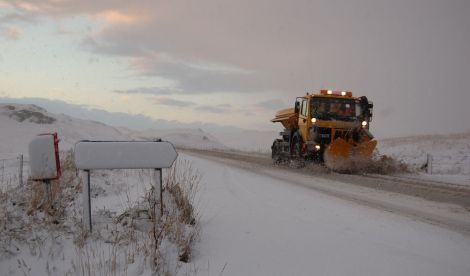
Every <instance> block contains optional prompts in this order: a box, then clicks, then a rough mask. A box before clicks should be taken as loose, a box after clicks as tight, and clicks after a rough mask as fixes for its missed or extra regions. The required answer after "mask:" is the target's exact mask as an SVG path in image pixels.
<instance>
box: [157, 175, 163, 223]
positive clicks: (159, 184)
mask: <svg viewBox="0 0 470 276" xmlns="http://www.w3.org/2000/svg"><path fill="white" fill-rule="evenodd" d="M155 180H156V183H155V191H156V192H157V193H158V194H160V217H161V216H163V187H162V186H163V185H162V183H163V182H162V169H161V168H160V169H155Z"/></svg>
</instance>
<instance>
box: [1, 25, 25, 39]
mask: <svg viewBox="0 0 470 276" xmlns="http://www.w3.org/2000/svg"><path fill="white" fill-rule="evenodd" d="M21 34H22V31H21V29H18V28H15V27H9V28H7V29H5V30H3V36H4V37H6V38H7V39H10V40H18V39H20V37H21Z"/></svg>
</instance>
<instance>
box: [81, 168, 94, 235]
mask: <svg viewBox="0 0 470 276" xmlns="http://www.w3.org/2000/svg"><path fill="white" fill-rule="evenodd" d="M85 172H86V174H87V177H86V178H87V181H86V182H87V183H86V185H84V187H83V223H84V224H85V225H86V226H87V228H88V230H89V231H90V233H91V231H92V227H91V197H90V194H91V190H90V170H85Z"/></svg>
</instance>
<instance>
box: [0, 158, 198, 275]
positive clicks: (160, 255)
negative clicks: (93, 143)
mask: <svg viewBox="0 0 470 276" xmlns="http://www.w3.org/2000/svg"><path fill="white" fill-rule="evenodd" d="M64 156H66V157H65V158H63V160H61V165H62V168H63V175H62V178H61V179H60V181H53V182H52V183H51V202H49V201H48V196H47V190H46V188H45V185H44V184H43V183H39V182H32V181H28V183H25V185H23V186H20V187H15V188H12V189H9V190H7V191H4V192H1V191H0V275H148V274H150V275H152V274H158V275H175V274H176V273H177V271H178V269H179V267H180V266H181V263H182V262H189V261H190V260H191V253H192V252H191V249H192V245H193V243H194V242H195V241H196V239H197V236H198V232H199V230H198V229H199V228H198V226H197V212H196V210H195V209H194V207H193V206H194V197H195V193H196V191H197V187H198V183H199V181H200V175H199V173H198V172H197V171H195V170H193V169H192V168H191V164H190V163H189V162H187V161H177V162H176V163H175V165H174V166H173V167H172V168H171V169H169V170H166V171H164V181H163V187H164V188H163V214H160V204H161V203H160V202H159V196H156V194H155V189H154V186H155V185H154V183H146V181H147V180H146V179H147V178H146V177H145V175H144V174H145V173H147V174H152V173H153V172H149V171H146V172H136V173H135V174H131V177H133V181H134V182H135V183H134V184H132V185H142V186H144V187H146V189H145V190H146V191H147V192H146V193H142V194H140V195H139V196H135V197H132V195H131V193H130V192H129V191H128V190H124V191H120V190H119V189H121V188H122V187H125V186H126V185H125V184H122V183H121V184H116V185H114V183H113V181H115V180H116V179H121V180H124V181H125V180H127V181H130V180H129V179H127V178H125V177H123V175H124V172H123V171H120V170H115V171H111V172H109V173H96V175H94V176H93V178H94V180H93V181H92V197H93V198H92V205H93V202H94V201H95V202H98V201H110V202H112V201H114V200H113V198H112V196H113V193H114V192H115V193H118V192H119V191H120V192H121V193H123V194H124V195H123V196H126V197H127V201H128V202H127V203H126V206H124V207H123V208H121V210H120V211H115V210H112V209H107V208H103V209H99V210H94V212H93V214H92V217H93V227H94V228H93V232H92V233H91V234H90V233H88V232H87V231H86V230H85V229H84V227H83V223H82V218H83V215H82V209H83V207H82V200H83V199H82V185H83V183H82V180H81V178H80V177H78V174H77V171H76V169H75V167H74V165H73V162H72V158H71V152H68V153H66V154H65V155H64ZM110 175H111V176H114V177H115V178H109V176H110ZM109 179H111V180H109ZM144 182H145V183H144ZM129 185H131V184H129ZM116 186H117V187H121V188H119V189H116V188H115V187H116ZM113 189H114V190H113ZM110 190H111V191H112V192H109V191H110ZM115 190H117V191H115ZM114 196H115V195H114ZM155 199H157V200H155Z"/></svg>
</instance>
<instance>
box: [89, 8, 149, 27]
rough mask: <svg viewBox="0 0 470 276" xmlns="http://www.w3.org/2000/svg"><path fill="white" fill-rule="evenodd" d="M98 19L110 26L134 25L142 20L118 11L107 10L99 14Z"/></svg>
mask: <svg viewBox="0 0 470 276" xmlns="http://www.w3.org/2000/svg"><path fill="white" fill-rule="evenodd" d="M97 17H98V18H100V19H102V20H104V21H106V22H107V23H110V24H134V23H136V22H139V21H140V20H142V18H139V17H137V16H132V15H130V14H126V13H125V12H122V11H118V10H106V11H103V12H99V13H98V14H97Z"/></svg>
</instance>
